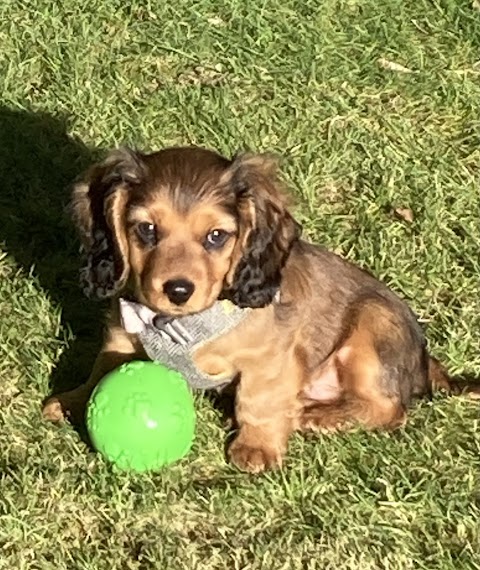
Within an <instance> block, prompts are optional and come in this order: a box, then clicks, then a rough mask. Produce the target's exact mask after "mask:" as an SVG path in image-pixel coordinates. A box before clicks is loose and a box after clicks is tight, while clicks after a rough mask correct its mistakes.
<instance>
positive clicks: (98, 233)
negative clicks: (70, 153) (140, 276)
mask: <svg viewBox="0 0 480 570" xmlns="http://www.w3.org/2000/svg"><path fill="white" fill-rule="evenodd" d="M145 174H146V166H145V164H144V162H143V161H142V159H141V156H140V155H138V154H136V153H135V152H133V151H131V150H129V149H125V148H123V149H119V150H115V151H113V152H112V153H110V154H109V155H108V156H107V158H106V159H105V160H104V161H103V162H100V163H98V164H95V165H94V166H92V167H91V168H90V169H89V170H87V172H86V173H85V174H84V175H83V176H82V177H81V179H80V180H79V181H78V182H76V183H75V185H74V187H73V193H72V201H71V204H70V208H71V213H72V217H73V220H74V222H75V225H76V226H77V229H78V230H79V233H80V237H81V240H82V245H83V249H84V251H85V253H86V257H87V259H86V264H85V266H84V267H83V269H82V270H81V273H80V281H81V285H82V288H83V290H84V292H85V294H86V295H88V296H89V297H98V298H100V299H103V298H106V297H111V296H112V295H114V294H115V293H117V292H118V291H120V290H121V289H122V287H123V286H124V285H125V282H126V280H127V278H128V274H129V264H128V241H127V235H126V227H125V225H126V220H125V212H126V205H127V202H128V197H129V193H130V191H131V188H132V186H136V185H139V184H141V183H142V181H143V180H144V178H145Z"/></svg>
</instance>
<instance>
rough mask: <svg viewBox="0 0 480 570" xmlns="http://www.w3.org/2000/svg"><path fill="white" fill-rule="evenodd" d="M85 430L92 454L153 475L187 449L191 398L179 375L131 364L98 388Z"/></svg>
mask: <svg viewBox="0 0 480 570" xmlns="http://www.w3.org/2000/svg"><path fill="white" fill-rule="evenodd" d="M86 425H87V429H88V433H89V435H90V439H91V441H92V444H93V446H94V447H95V449H96V450H97V451H99V452H100V453H101V454H102V455H103V456H104V457H106V458H107V459H108V460H109V461H112V462H113V463H115V464H116V465H117V466H118V467H120V468H121V469H130V470H133V471H139V472H142V471H151V470H156V469H159V468H161V467H163V466H164V465H168V464H169V463H173V462H174V461H177V460H178V459H180V458H181V457H183V456H184V455H186V454H187V453H188V451H189V450H190V447H191V445H192V441H193V436H194V431H195V410H194V406H193V398H192V395H191V393H190V390H189V387H188V384H187V383H186V381H185V380H184V379H183V377H182V376H181V374H179V373H178V372H175V371H173V370H170V369H168V368H166V367H165V366H163V365H161V364H159V363H158V362H140V361H133V362H129V363H128V364H123V365H122V366H120V368H118V369H117V370H114V371H113V372H110V374H107V375H106V376H105V377H104V378H103V379H102V380H101V381H100V383H99V384H98V385H97V387H96V388H95V390H94V391H93V393H92V396H91V397H90V400H89V402H88V406H87V412H86Z"/></svg>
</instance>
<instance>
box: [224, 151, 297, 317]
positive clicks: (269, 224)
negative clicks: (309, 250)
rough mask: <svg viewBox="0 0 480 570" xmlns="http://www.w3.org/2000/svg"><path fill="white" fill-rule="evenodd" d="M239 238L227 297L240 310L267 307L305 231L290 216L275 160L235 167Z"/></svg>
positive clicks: (248, 159)
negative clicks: (283, 270) (292, 250)
mask: <svg viewBox="0 0 480 570" xmlns="http://www.w3.org/2000/svg"><path fill="white" fill-rule="evenodd" d="M230 184H231V185H232V189H233V192H234V193H235V196H236V203H237V213H238V218H239V235H238V238H237V243H236V246H235V249H234V252H233V256H232V266H231V269H230V271H229V274H228V275H227V278H226V288H225V291H224V296H225V297H226V298H228V299H230V300H231V301H233V302H234V303H235V304H236V305H238V306H239V307H253V308H257V307H264V306H265V305H268V304H269V303H271V302H272V301H273V299H274V297H275V294H276V293H277V291H278V289H279V287H280V280H281V270H282V268H283V266H284V264H285V262H286V260H287V257H288V255H289V253H290V249H291V247H292V245H293V243H294V242H295V241H296V240H298V239H299V237H300V233H301V227H300V225H299V224H298V223H297V222H296V221H295V220H294V219H293V217H292V216H291V215H290V213H289V212H288V210H287V204H286V198H285V196H284V195H283V194H282V191H281V187H280V182H279V180H278V176H277V161H276V160H275V159H274V158H273V157H272V156H270V155H255V154H241V155H239V156H237V157H235V158H234V160H233V162H232V166H231V178H230Z"/></svg>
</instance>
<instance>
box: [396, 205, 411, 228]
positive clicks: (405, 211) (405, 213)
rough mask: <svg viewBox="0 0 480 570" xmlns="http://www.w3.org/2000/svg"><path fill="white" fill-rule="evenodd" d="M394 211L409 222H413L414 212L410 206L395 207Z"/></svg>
mask: <svg viewBox="0 0 480 570" xmlns="http://www.w3.org/2000/svg"><path fill="white" fill-rule="evenodd" d="M394 213H395V215H396V216H397V218H400V219H401V220H404V221H405V222H408V223H409V224H411V223H412V222H413V212H412V210H411V209H410V208H395V210H394Z"/></svg>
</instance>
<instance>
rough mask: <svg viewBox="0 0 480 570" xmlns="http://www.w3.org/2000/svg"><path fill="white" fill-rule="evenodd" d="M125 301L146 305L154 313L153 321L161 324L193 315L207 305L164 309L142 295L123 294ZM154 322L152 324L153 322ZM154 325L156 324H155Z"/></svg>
mask: <svg viewBox="0 0 480 570" xmlns="http://www.w3.org/2000/svg"><path fill="white" fill-rule="evenodd" d="M123 298H124V299H125V300H126V301H129V302H131V303H138V304H140V305H143V306H145V307H147V308H148V309H149V310H150V311H152V312H153V313H155V317H154V319H153V320H154V321H155V322H158V323H159V324H160V325H161V324H166V323H169V322H171V321H173V320H175V319H181V318H182V317H188V316H189V315H195V314H197V313H201V312H202V311H204V310H206V309H207V308H208V307H204V308H201V309H193V308H192V307H189V306H188V305H184V306H182V307H175V306H172V307H169V308H168V309H165V308H164V307H162V308H159V307H158V306H156V305H155V304H154V303H150V302H149V301H148V300H147V299H146V298H145V297H144V296H143V295H138V296H137V295H133V294H129V295H124V297H123ZM155 322H154V324H155ZM155 326H156V325H155Z"/></svg>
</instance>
